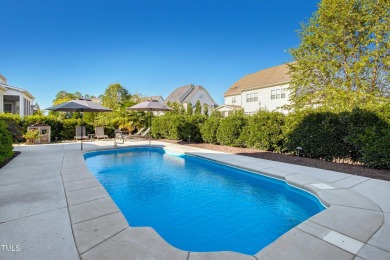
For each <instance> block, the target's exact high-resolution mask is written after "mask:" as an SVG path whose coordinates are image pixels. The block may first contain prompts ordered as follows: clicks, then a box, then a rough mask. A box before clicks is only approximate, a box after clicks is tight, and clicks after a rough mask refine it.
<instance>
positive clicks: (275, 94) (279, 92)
mask: <svg viewBox="0 0 390 260" xmlns="http://www.w3.org/2000/svg"><path fill="white" fill-rule="evenodd" d="M286 93H287V89H285V88H282V89H274V90H271V99H281V98H286Z"/></svg>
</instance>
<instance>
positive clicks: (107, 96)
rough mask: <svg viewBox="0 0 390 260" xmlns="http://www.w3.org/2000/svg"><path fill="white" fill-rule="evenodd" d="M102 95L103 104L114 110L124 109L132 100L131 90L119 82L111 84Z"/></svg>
mask: <svg viewBox="0 0 390 260" xmlns="http://www.w3.org/2000/svg"><path fill="white" fill-rule="evenodd" d="M100 97H101V99H102V105H103V106H105V107H108V108H111V109H112V110H114V111H115V110H120V109H123V108H124V107H125V105H126V104H128V103H129V102H130V100H131V95H130V92H129V91H128V90H127V89H126V88H124V87H123V86H122V85H121V84H119V83H115V84H111V85H109V86H108V87H107V88H106V90H105V92H104V94H103V95H101V96H100ZM128 105H130V104H128Z"/></svg>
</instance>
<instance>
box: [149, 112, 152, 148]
mask: <svg viewBox="0 0 390 260" xmlns="http://www.w3.org/2000/svg"><path fill="white" fill-rule="evenodd" d="M149 127H150V131H149V146H150V133H151V132H152V111H150V114H149Z"/></svg>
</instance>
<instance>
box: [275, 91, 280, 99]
mask: <svg viewBox="0 0 390 260" xmlns="http://www.w3.org/2000/svg"><path fill="white" fill-rule="evenodd" d="M276 99H280V89H277V90H276Z"/></svg>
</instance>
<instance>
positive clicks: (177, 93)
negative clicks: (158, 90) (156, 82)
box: [164, 84, 216, 104]
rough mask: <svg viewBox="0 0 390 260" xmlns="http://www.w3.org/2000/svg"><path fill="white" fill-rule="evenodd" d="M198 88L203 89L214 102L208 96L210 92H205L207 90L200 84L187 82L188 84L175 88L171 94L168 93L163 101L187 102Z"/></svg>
mask: <svg viewBox="0 0 390 260" xmlns="http://www.w3.org/2000/svg"><path fill="white" fill-rule="evenodd" d="M198 90H203V91H205V92H206V93H207V94H208V95H209V97H210V98H211V100H212V101H213V103H214V104H216V103H215V101H214V100H213V98H212V97H211V96H210V94H209V93H208V92H207V90H206V89H205V88H204V87H202V86H200V85H197V86H195V85H193V84H188V85H185V86H183V87H179V88H177V89H175V90H174V91H173V92H172V93H171V94H169V96H168V97H167V98H166V99H165V101H164V102H165V103H168V102H171V103H173V102H178V103H187V102H190V100H191V98H192V96H193V95H195V93H196V92H197V91H198Z"/></svg>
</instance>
